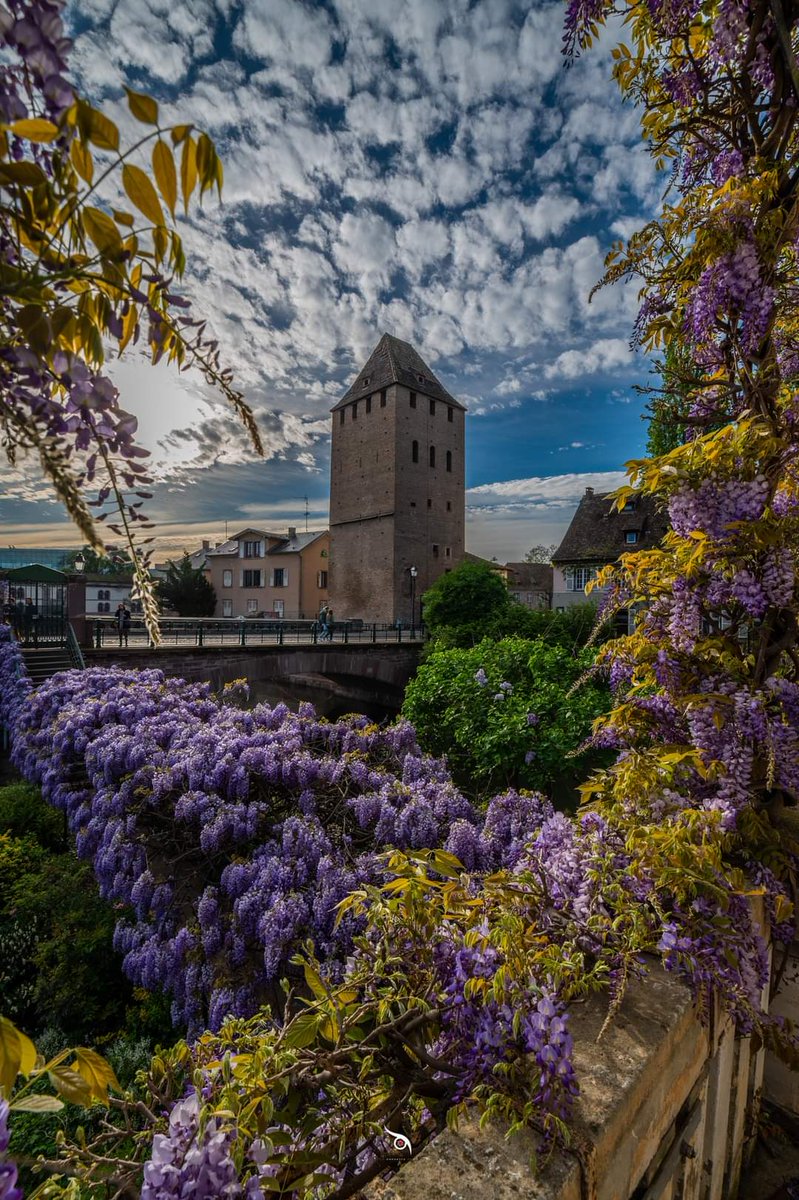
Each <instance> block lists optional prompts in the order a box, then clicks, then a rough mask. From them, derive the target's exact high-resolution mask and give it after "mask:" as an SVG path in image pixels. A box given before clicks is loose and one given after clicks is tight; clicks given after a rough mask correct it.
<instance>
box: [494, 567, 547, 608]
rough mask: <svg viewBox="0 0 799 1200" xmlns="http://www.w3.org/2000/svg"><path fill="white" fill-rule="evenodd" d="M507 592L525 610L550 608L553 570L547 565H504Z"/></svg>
mask: <svg viewBox="0 0 799 1200" xmlns="http://www.w3.org/2000/svg"><path fill="white" fill-rule="evenodd" d="M505 579H506V580H507V584H508V591H509V592H510V594H511V596H512V597H513V599H514V600H515V601H516V602H517V603H518V604H523V605H524V607H525V608H550V607H551V606H552V580H553V568H552V567H551V566H550V565H549V564H548V563H528V562H509V563H505Z"/></svg>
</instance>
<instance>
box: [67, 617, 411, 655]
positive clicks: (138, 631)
mask: <svg viewBox="0 0 799 1200" xmlns="http://www.w3.org/2000/svg"><path fill="white" fill-rule="evenodd" d="M87 624H88V626H89V629H90V632H91V637H92V645H93V646H94V647H95V649H97V650H101V649H103V648H107V649H111V648H119V647H123V648H124V647H125V646H127V647H129V648H131V647H138V648H143V647H145V646H149V645H150V637H149V634H148V633H147V630H146V628H145V625H144V622H143V621H142V620H141V619H140V618H136V617H134V618H133V619H132V620H131V623H130V626H129V628H128V630H127V632H123V633H120V630H119V627H118V625H117V622H116V619H115V617H113V616H109V617H105V616H103V617H97V616H90V617H87ZM425 637H426V632H425V629H424V627H423V626H418V625H413V626H411V625H402V624H401V623H398V624H393V625H389V624H386V623H380V622H372V623H371V624H370V623H367V622H365V621H334V622H333V623H332V625H331V626H329V634H328V636H327V637H326V636H325V634H324V633H323V631H322V628H321V626H320V625H319V623H318V622H317V621H280V620H274V619H272V620H264V619H251V618H248V619H244V620H242V619H239V618H236V617H233V618H230V617H228V618H222V619H220V618H217V617H167V618H164V619H163V620H162V621H161V644H162V646H163V647H164V648H165V649H168V648H169V647H170V646H182V647H186V646H200V647H202V646H283V645H317V644H319V645H324V644H327V643H328V642H333V643H336V644H339V645H341V644H344V645H348V644H349V643H353V642H354V643H356V644H357V643H361V644H363V643H369V642H371V643H378V642H379V643H384V644H385V643H388V644H391V643H394V644H397V643H400V644H401V643H403V642H421V641H424V639H425Z"/></svg>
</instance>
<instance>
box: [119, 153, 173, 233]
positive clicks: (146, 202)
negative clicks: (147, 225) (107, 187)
mask: <svg viewBox="0 0 799 1200" xmlns="http://www.w3.org/2000/svg"><path fill="white" fill-rule="evenodd" d="M122 186H123V187H124V189H125V191H126V193H127V196H128V199H129V200H130V201H131V203H132V204H135V205H136V207H137V208H138V210H139V212H141V213H144V215H145V217H147V219H148V221H152V223H153V225H163V223H164V210H163V209H162V208H161V201H160V200H159V199H158V193H157V192H156V190H155V188H154V187H153V185H152V183H151V181H150V178H149V176H148V175H147V174H145V172H144V171H142V169H141V167H134V166H133V164H132V163H125V166H124V167H123V168H122Z"/></svg>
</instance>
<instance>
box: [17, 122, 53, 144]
mask: <svg viewBox="0 0 799 1200" xmlns="http://www.w3.org/2000/svg"><path fill="white" fill-rule="evenodd" d="M11 132H12V133H15V134H16V135H17V137H21V138H26V139H27V141H29V142H52V140H53V138H56V137H58V126H57V125H54V124H53V122H52V121H45V120H44V118H42V117H26V119H25V120H24V121H15V122H14V124H13V125H12V126H11Z"/></svg>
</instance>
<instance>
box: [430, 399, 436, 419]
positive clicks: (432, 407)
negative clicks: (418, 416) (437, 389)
mask: <svg viewBox="0 0 799 1200" xmlns="http://www.w3.org/2000/svg"><path fill="white" fill-rule="evenodd" d="M435 415H436V402H435V400H431V401H430V416H431V417H434V416H435Z"/></svg>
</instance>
